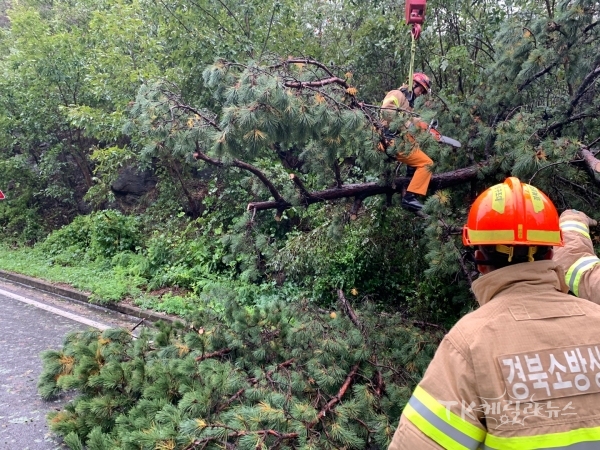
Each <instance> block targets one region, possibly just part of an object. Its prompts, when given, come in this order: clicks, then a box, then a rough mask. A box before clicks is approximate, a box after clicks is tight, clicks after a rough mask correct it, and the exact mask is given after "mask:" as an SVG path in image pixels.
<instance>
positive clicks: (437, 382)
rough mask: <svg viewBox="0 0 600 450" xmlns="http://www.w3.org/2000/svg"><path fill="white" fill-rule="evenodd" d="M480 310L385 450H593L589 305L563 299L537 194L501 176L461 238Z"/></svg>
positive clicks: (598, 391) (595, 380)
mask: <svg viewBox="0 0 600 450" xmlns="http://www.w3.org/2000/svg"><path fill="white" fill-rule="evenodd" d="M463 242H464V244H465V245H468V246H473V247H475V253H474V256H475V261H476V264H477V267H478V270H479V271H480V273H481V274H482V276H481V277H480V278H478V279H477V280H476V281H475V282H474V283H473V285H472V290H473V293H474V294H475V297H476V298H477V301H478V302H479V304H480V308H478V309H477V310H475V311H473V312H471V313H470V314H467V315H466V316H465V317H463V318H462V319H461V320H459V321H458V323H457V324H456V325H455V326H454V327H453V328H452V329H451V330H450V331H449V332H448V334H447V335H446V336H445V337H444V339H443V340H442V342H441V344H440V346H439V348H438V350H437V352H436V354H435V356H434V358H433V360H432V361H431V363H430V365H429V367H428V368H427V371H426V372H425V375H424V377H423V379H422V380H421V382H420V383H419V385H418V386H417V387H416V389H415V391H414V393H413V396H412V397H411V399H410V400H409V402H408V403H407V405H406V406H405V408H404V411H403V413H402V417H401V419H400V424H399V426H398V428H397V430H396V433H395V435H394V437H393V440H392V442H391V445H390V447H389V449H390V450H401V449H408V450H415V449H419V450H423V449H440V448H445V449H459V448H460V449H473V450H475V449H478V448H485V449H489V450H493V449H546V448H561V449H580V448H581V449H583V448H600V336H598V332H597V330H598V327H599V326H600V306H599V305H597V304H595V303H592V302H590V301H587V300H583V299H580V298H577V297H574V296H571V295H569V294H568V293H567V292H568V287H567V285H566V284H565V278H564V271H563V270H562V268H561V267H560V266H559V265H558V264H557V263H556V262H554V261H552V260H551V257H552V252H553V247H561V246H562V245H563V237H562V232H561V229H560V227H559V216H558V213H557V211H556V208H555V207H554V205H553V204H552V202H551V201H550V200H549V199H548V197H546V195H545V194H544V193H543V192H541V191H540V190H538V189H537V188H535V187H533V186H530V185H527V184H524V183H521V182H520V181H519V180H518V179H517V178H513V177H510V178H508V179H506V180H505V181H504V183H501V184H498V185H495V186H493V187H491V188H489V189H487V190H486V191H485V192H484V193H482V194H481V195H480V196H479V197H478V198H477V199H476V201H475V203H474V204H473V206H472V207H471V209H470V211H469V216H468V221H467V224H466V226H465V227H464V229H463Z"/></svg>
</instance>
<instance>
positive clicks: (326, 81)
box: [283, 77, 350, 89]
mask: <svg viewBox="0 0 600 450" xmlns="http://www.w3.org/2000/svg"><path fill="white" fill-rule="evenodd" d="M328 84H339V85H340V86H343V87H345V88H346V89H348V88H349V87H350V85H349V84H348V83H346V81H345V80H342V79H341V78H339V77H330V78H325V79H322V80H318V81H286V82H284V83H283V85H284V86H285V87H289V88H295V89H300V88H304V87H323V86H327V85H328Z"/></svg>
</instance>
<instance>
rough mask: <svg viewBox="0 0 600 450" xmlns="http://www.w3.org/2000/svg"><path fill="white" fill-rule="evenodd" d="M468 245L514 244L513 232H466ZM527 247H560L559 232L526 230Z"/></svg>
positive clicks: (516, 243)
mask: <svg viewBox="0 0 600 450" xmlns="http://www.w3.org/2000/svg"><path fill="white" fill-rule="evenodd" d="M467 234H468V240H469V245H487V244H515V245H518V244H519V242H518V241H517V240H516V239H515V232H514V230H468V231H467ZM526 236H527V241H528V243H529V245H536V244H538V245H560V243H561V236H560V231H546V230H527V233H526Z"/></svg>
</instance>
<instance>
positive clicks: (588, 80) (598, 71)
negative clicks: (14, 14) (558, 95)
mask: <svg viewBox="0 0 600 450" xmlns="http://www.w3.org/2000/svg"><path fill="white" fill-rule="evenodd" d="M598 77H600V65H597V66H596V68H595V69H594V70H592V71H591V72H590V73H588V74H587V75H586V76H585V78H584V79H583V81H582V82H581V84H580V85H579V89H577V92H576V93H575V95H574V96H573V98H572V99H571V102H570V103H569V109H568V110H567V113H566V114H565V115H567V116H570V115H571V113H572V112H573V110H574V109H575V107H576V106H577V103H579V100H580V99H581V97H582V96H583V94H585V93H586V91H587V90H588V89H590V87H591V86H592V83H593V82H594V80H595V79H596V78H598Z"/></svg>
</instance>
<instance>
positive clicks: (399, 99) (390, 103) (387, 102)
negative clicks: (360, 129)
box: [381, 86, 413, 128]
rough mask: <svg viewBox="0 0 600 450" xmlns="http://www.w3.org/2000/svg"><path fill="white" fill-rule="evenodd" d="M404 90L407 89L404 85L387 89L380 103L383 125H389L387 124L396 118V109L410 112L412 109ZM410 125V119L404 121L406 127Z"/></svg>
mask: <svg viewBox="0 0 600 450" xmlns="http://www.w3.org/2000/svg"><path fill="white" fill-rule="evenodd" d="M405 92H408V91H407V87H406V86H402V87H400V88H399V89H394V90H392V91H389V92H388V93H387V94H386V95H385V97H384V99H383V102H382V103H381V107H382V110H381V122H382V123H383V126H384V127H386V128H387V127H389V125H390V124H391V123H392V122H393V121H394V119H396V117H397V115H398V111H396V110H398V109H399V110H404V111H408V112H411V111H412V110H413V108H412V105H411V103H410V102H409V100H408V99H407V98H406V95H405ZM385 108H393V109H385ZM409 125H410V121H409V122H407V123H406V126H407V127H408V126H409Z"/></svg>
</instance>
